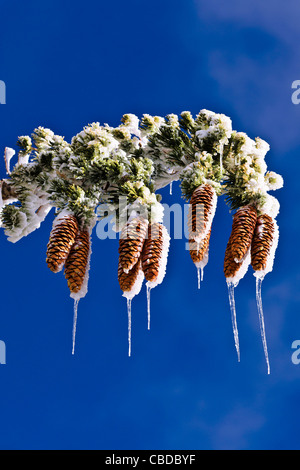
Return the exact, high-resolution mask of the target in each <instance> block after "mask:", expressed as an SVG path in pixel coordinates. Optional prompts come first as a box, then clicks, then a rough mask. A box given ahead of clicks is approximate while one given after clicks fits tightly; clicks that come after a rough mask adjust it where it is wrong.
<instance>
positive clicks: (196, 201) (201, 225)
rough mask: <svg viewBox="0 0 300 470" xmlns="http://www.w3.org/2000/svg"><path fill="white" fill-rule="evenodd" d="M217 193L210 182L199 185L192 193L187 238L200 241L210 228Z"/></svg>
mask: <svg viewBox="0 0 300 470" xmlns="http://www.w3.org/2000/svg"><path fill="white" fill-rule="evenodd" d="M216 203H217V195H216V192H215V190H214V188H213V187H212V186H211V185H210V184H203V185H201V186H199V187H198V188H197V189H195V191H194V192H193V194H192V197H191V199H190V205H189V213H188V229H189V239H191V240H196V241H197V242H198V241H201V240H202V239H203V238H205V237H206V235H207V233H208V231H209V230H210V228H211V224H212V219H213V217H214V214H215V210H216Z"/></svg>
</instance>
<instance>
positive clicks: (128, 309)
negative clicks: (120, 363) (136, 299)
mask: <svg viewBox="0 0 300 470" xmlns="http://www.w3.org/2000/svg"><path fill="white" fill-rule="evenodd" d="M131 301H132V299H127V314H128V356H129V357H130V356H131Z"/></svg>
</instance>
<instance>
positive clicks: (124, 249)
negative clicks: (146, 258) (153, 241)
mask: <svg viewBox="0 0 300 470" xmlns="http://www.w3.org/2000/svg"><path fill="white" fill-rule="evenodd" d="M147 229H148V221H147V220H146V219H144V218H143V217H135V218H134V219H132V220H131V221H129V222H128V223H127V224H126V225H125V227H124V228H123V230H122V232H121V237H120V241H119V263H120V265H121V266H122V268H123V270H124V271H125V272H129V271H130V270H131V269H132V267H133V266H134V265H135V264H136V263H137V261H138V259H139V257H140V254H141V252H142V248H143V245H144V241H145V237H146V235H147Z"/></svg>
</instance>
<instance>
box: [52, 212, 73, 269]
mask: <svg viewBox="0 0 300 470" xmlns="http://www.w3.org/2000/svg"><path fill="white" fill-rule="evenodd" d="M77 232H78V222H77V219H76V217H74V216H73V215H66V216H63V217H62V218H61V220H59V219H58V220H57V221H56V222H55V224H54V226H53V228H52V230H51V233H50V238H49V243H48V245H47V255H46V262H47V264H48V267H49V268H50V269H51V271H53V272H54V273H58V272H59V271H61V270H62V268H63V266H64V264H65V261H66V259H67V257H68V255H69V253H70V250H71V248H72V245H73V244H74V242H75V237H76V235H77Z"/></svg>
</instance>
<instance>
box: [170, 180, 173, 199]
mask: <svg viewBox="0 0 300 470" xmlns="http://www.w3.org/2000/svg"><path fill="white" fill-rule="evenodd" d="M172 186H173V181H171V183H170V196H172V191H173V188H172Z"/></svg>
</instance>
